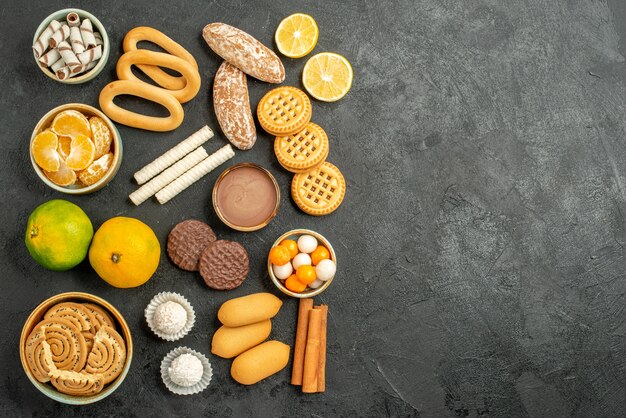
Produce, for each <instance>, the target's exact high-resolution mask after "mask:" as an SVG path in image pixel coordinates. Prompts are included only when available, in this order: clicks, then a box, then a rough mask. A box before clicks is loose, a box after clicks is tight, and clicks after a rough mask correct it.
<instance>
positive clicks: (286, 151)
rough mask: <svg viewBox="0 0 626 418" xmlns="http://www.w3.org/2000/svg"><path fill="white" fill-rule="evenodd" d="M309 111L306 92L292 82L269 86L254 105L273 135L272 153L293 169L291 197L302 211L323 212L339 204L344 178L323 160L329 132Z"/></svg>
mask: <svg viewBox="0 0 626 418" xmlns="http://www.w3.org/2000/svg"><path fill="white" fill-rule="evenodd" d="M312 113H313V112H312V107H311V101H310V100H309V97H308V96H307V95H306V93H305V92H303V91H302V90H300V89H297V88H295V87H291V86H281V87H277V88H275V89H273V90H270V91H269V92H267V93H266V94H265V96H263V98H262V99H261V101H260V102H259V106H258V107H257V116H258V118H259V123H260V124H261V126H262V127H263V129H264V130H265V131H266V132H268V133H270V134H272V135H276V139H275V140H274V154H276V158H277V159H278V162H279V163H280V165H281V166H282V167H283V168H285V169H286V170H288V171H291V172H292V173H295V175H294V177H293V180H292V182H291V197H292V198H293V200H294V202H295V203H296V205H298V207H299V208H300V209H301V210H302V211H303V212H305V213H308V214H309V215H314V216H322V215H328V214H329V213H332V212H334V211H335V209H337V208H338V207H339V205H340V204H341V202H342V201H343V197H344V195H345V192H346V182H345V179H344V177H343V174H341V171H339V169H338V168H337V167H335V166H334V165H333V164H331V163H329V162H327V161H326V158H327V157H328V151H329V148H330V147H329V142H328V136H327V135H326V132H324V129H322V128H321V127H320V126H318V125H316V124H315V123H312V122H311V115H312Z"/></svg>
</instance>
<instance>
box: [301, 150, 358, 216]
mask: <svg viewBox="0 0 626 418" xmlns="http://www.w3.org/2000/svg"><path fill="white" fill-rule="evenodd" d="M345 194H346V181H345V179H344V178H343V174H341V171H339V169H338V168H337V167H335V166H334V165H333V164H331V163H329V162H328V161H326V162H324V163H322V164H320V165H319V166H318V167H316V168H314V169H312V170H310V171H307V172H306V173H300V174H296V175H295V176H293V180H292V181H291V197H292V198H293V201H294V202H296V205H298V207H299V208H300V209H302V211H303V212H305V213H307V214H309V215H313V216H323V215H328V214H329V213H331V212H334V211H335V209H337V208H338V207H339V205H341V202H342V201H343V198H344V196H345Z"/></svg>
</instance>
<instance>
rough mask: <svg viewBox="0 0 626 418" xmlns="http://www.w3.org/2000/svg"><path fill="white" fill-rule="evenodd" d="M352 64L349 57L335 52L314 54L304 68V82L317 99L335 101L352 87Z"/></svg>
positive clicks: (305, 86) (307, 89)
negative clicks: (346, 57)
mask: <svg viewBox="0 0 626 418" xmlns="http://www.w3.org/2000/svg"><path fill="white" fill-rule="evenodd" d="M352 78H353V72H352V66H351V65H350V63H349V62H348V60H347V59H345V58H344V57H342V56H341V55H339V54H335V53H333V52H322V53H319V54H317V55H314V56H312V57H311V58H310V59H309V60H308V61H307V63H306V64H305V65H304V70H302V84H304V88H306V91H308V92H309V94H310V95H311V96H313V97H315V98H316V99H317V100H321V101H324V102H335V101H337V100H339V99H341V98H342V97H343V96H345V95H346V94H347V93H348V91H349V90H350V87H352Z"/></svg>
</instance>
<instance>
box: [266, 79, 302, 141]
mask: <svg viewBox="0 0 626 418" xmlns="http://www.w3.org/2000/svg"><path fill="white" fill-rule="evenodd" d="M312 112H313V108H312V107H311V101H310V100H309V96H307V95H306V93H305V92H303V91H302V90H300V89H297V88H295V87H291V86H281V87H276V88H275V89H272V90H270V91H268V92H267V93H266V94H265V96H263V97H262V98H261V100H260V101H259V106H258V107H257V110H256V113H257V117H258V118H259V123H260V124H261V127H262V128H263V129H265V131H267V132H268V133H270V134H272V135H275V136H286V135H291V134H293V133H296V132H298V131H300V130H302V128H304V125H306V124H307V123H308V122H309V121H310V120H311V113H312Z"/></svg>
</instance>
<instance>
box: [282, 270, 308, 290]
mask: <svg viewBox="0 0 626 418" xmlns="http://www.w3.org/2000/svg"><path fill="white" fill-rule="evenodd" d="M285 287H286V288H287V289H289V290H291V291H292V292H296V293H300V292H302V291H303V290H304V289H306V285H305V284H304V283H302V282H301V281H300V280H298V279H297V278H296V275H295V274H292V275H291V276H289V277H287V280H285Z"/></svg>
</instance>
